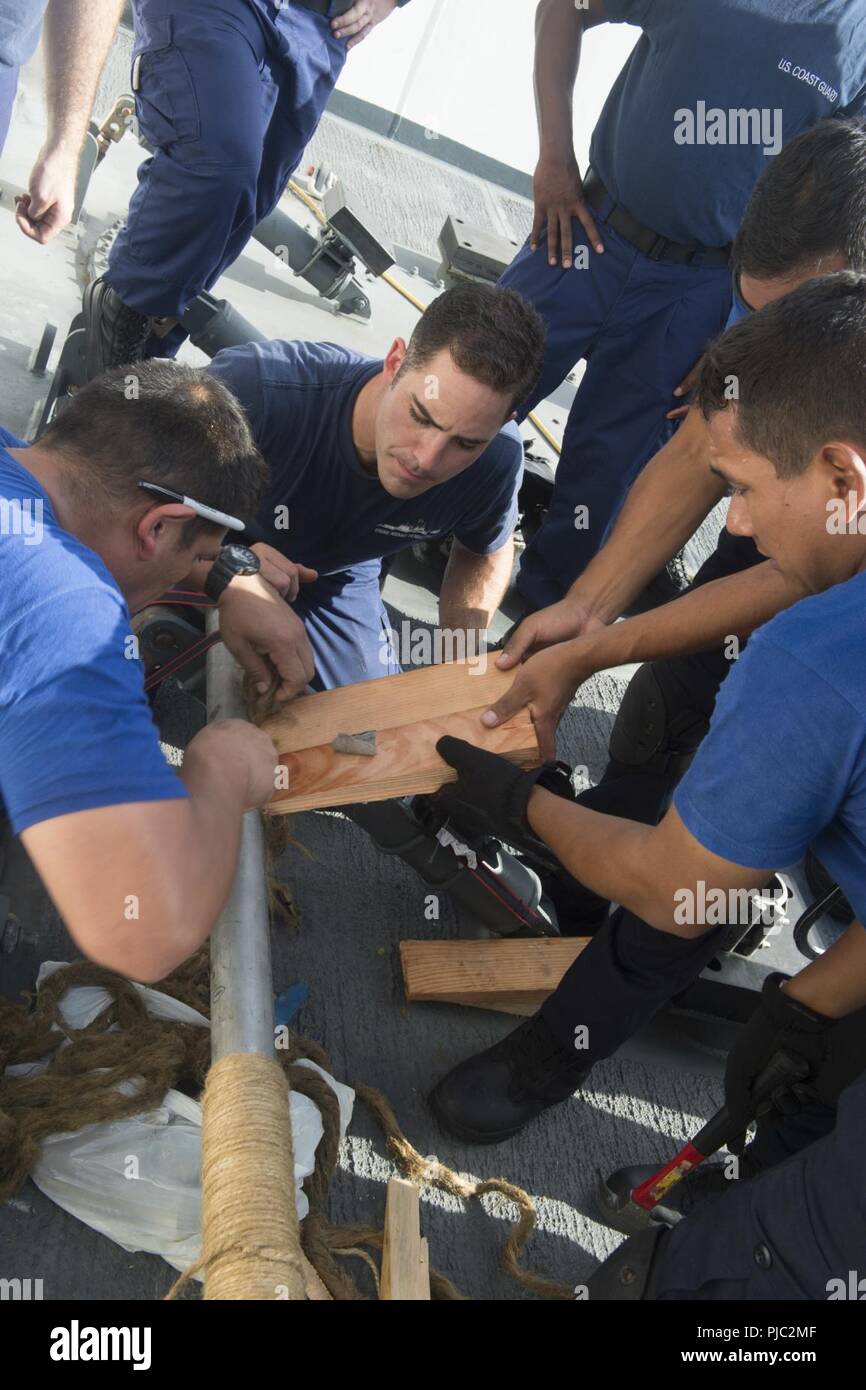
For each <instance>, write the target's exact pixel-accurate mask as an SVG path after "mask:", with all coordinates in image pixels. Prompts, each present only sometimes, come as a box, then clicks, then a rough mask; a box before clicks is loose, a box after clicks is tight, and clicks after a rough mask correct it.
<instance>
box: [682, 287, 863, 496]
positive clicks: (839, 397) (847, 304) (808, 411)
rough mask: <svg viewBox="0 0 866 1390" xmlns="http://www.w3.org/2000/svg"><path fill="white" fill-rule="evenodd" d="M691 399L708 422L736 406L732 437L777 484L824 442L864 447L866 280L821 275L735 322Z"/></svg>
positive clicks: (710, 353) (710, 356) (712, 352)
mask: <svg viewBox="0 0 866 1390" xmlns="http://www.w3.org/2000/svg"><path fill="white" fill-rule="evenodd" d="M732 395H733V399H732V398H731V397H732ZM696 399H697V404H698V406H699V407H700V409H701V411H702V412H703V415H704V417H705V418H706V419H709V418H710V416H711V415H714V414H716V413H717V412H718V411H720V410H725V409H726V408H727V407H728V406H732V405H733V406H735V407H736V431H737V434H738V435H739V438H740V439H741V440H742V442H743V443H744V444H745V445H746V447H747V448H748V449H751V450H753V451H754V452H755V453H757V454H762V455H763V456H764V457H765V458H767V459H769V460H770V462H771V463H772V464H773V466H774V467H775V469H776V472H777V474H778V475H779V477H780V478H792V477H795V476H796V475H797V474H798V473H803V472H805V470H806V468H807V467H808V465H809V462H810V460H811V458H812V457H813V455H814V454H815V452H816V450H818V449H820V447H821V445H822V444H824V443H826V442H827V440H830V439H841V440H851V441H852V442H855V443H857V444H858V445H860V446H862V447H864V448H866V274H863V273H862V272H859V271H851V270H840V271H838V272H837V273H836V274H835V275H822V276H819V277H818V278H817V279H814V280H809V281H807V282H806V284H804V285H801V286H800V287H799V288H798V289H796V290H792V292H791V293H790V294H785V295H782V296H781V298H779V299H776V300H774V301H773V302H772V303H771V304H768V305H767V306H766V308H764V309H762V310H761V311H760V313H757V314H751V315H750V316H749V317H748V318H746V319H743V320H741V322H740V323H737V324H734V326H733V328H729V329H728V331H727V332H726V333H723V334H722V336H721V337H720V338H718V339H717V340H716V342H715V343H713V344H712V346H711V347H710V348H708V349H707V352H706V355H705V357H704V361H703V366H702V368H701V374H700V377H699V379H698V385H697V398H696Z"/></svg>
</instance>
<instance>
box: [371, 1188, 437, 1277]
mask: <svg viewBox="0 0 866 1390" xmlns="http://www.w3.org/2000/svg"><path fill="white" fill-rule="evenodd" d="M418 1197H419V1192H418V1188H417V1187H416V1186H415V1184H414V1183H411V1182H406V1181H405V1180H404V1179H403V1178H390V1179H389V1180H388V1194H387V1197H386V1200H385V1238H384V1241H383V1244H382V1275H381V1279H380V1281H379V1298H380V1299H388V1300H392V1301H393V1300H396V1299H402V1300H403V1301H408V1302H414V1303H422V1302H427V1301H429V1299H430V1262H429V1255H428V1252H427V1242H426V1240H422V1239H421V1225H420V1220H421V1218H420V1208H419V1203H418Z"/></svg>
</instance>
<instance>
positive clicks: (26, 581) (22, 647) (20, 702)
mask: <svg viewBox="0 0 866 1390" xmlns="http://www.w3.org/2000/svg"><path fill="white" fill-rule="evenodd" d="M8 448H12V449H23V448H26V445H25V444H23V443H22V441H21V440H20V439H16V437H15V436H14V435H13V434H9V432H8V431H7V430H4V429H0V509H2V520H3V524H2V525H0V572H2V574H3V576H4V582H3V584H2V585H0V800H2V804H3V805H4V806H5V809H6V814H7V815H8V816H9V819H10V821H11V822H12V829H13V831H14V832H15V834H19V833H20V831H22V830H26V828H27V827H28V826H29V825H35V824H37V823H38V822H39V821H44V820H51V819H52V818H53V817H54V816H63V815H66V814H68V813H69V812H72V811H87V810H92V809H93V808H95V807H97V806H115V805H119V804H121V803H126V802H132V801H165V800H169V799H171V798H175V797H183V796H186V795H187V792H186V789H185V787H184V785H183V783H182V782H181V781H180V779H179V778H178V776H177V775H176V774H175V773H174V772H172V770H171V768H170V767H169V765H168V763H167V762H166V760H165V758H164V757H163V755H162V753H161V751H160V747H159V740H158V738H157V732H156V729H155V727H154V724H153V719H152V717H151V713H150V710H149V708H148V704H147V700H146V698H145V694H144V679H143V672H142V665H141V662H140V661H139V660H138V659H137V657H136V656H135V648H134V645H133V644H132V643H131V641H130V622H129V609H128V608H127V606H126V603H125V601H124V598H123V595H122V594H121V592H120V590H119V589H118V587H117V584H116V583H115V581H114V579H113V577H112V575H111V574H110V573H109V571H108V570H107V569H106V567H105V565H104V564H103V562H102V560H101V559H100V558H99V556H98V555H96V554H95V552H94V551H92V550H90V549H88V547H87V546H86V545H83V544H82V543H81V541H79V540H77V539H76V538H75V536H72V535H70V533H69V532H68V531H64V530H63V529H62V527H61V526H60V525H59V524H58V521H57V518H56V517H55V515H54V512H53V510H52V507H51V500H50V498H49V497H48V495H47V493H46V492H45V491H44V489H43V488H42V486H41V484H40V483H39V482H38V481H37V479H36V478H35V477H34V476H33V474H32V473H29V472H28V471H27V469H26V468H22V467H21V465H20V463H18V462H16V460H15V459H13V458H11V457H10V456H9V454H8V453H7V452H6V450H7V449H8Z"/></svg>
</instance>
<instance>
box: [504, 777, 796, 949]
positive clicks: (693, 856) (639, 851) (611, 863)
mask: <svg viewBox="0 0 866 1390" xmlns="http://www.w3.org/2000/svg"><path fill="white" fill-rule="evenodd" d="M528 819H529V823H530V825H531V826H532V829H533V830H534V831H535V833H536V834H537V835H539V836H540V837H541V839H542V840H544V842H545V844H547V845H549V846H550V848H551V849H552V850H553V851H554V853H555V854H556V857H557V858H558V859H559V861H560V862H561V863H562V864H564V866H565V868H566V869H568V871H569V873H571V874H573V875H574V877H575V878H577V879H579V880H580V882H581V883H585V884H586V886H587V887H588V888H591V889H593V891H594V892H596V893H599V894H601V896H602V897H605V898H611V899H612V900H613V901H614V902H617V903H621V904H622V905H623V907H627V908H629V910H630V911H631V912H634V913H636V914H637V916H638V917H641V918H643V920H644V921H645V922H648V923H649V924H650V926H652V927H656V928H657V929H658V930H659V931H665V932H670V933H671V934H672V935H673V936H682V937H694V936H701V935H702V934H703V932H704V931H706V923H704V922H700V921H691V922H684V923H678V922H677V920H676V916H675V914H676V912H677V908H678V906H679V905H680V903H681V902H682V897H681V895H682V894H683V892H684V890H685V891H687V892H691V893H693V894H694V899H693V901H694V902H695V903H698V902H700V901H702V900H705V895H706V894H709V892H710V890H711V889H721V890H722V891H723V892H725V893H727V892H728V891H729V890H730V889H736V888H760V887H762V885H763V884H765V883H766V882H767V877H768V875H769V873H770V872H772V869H773V868H774V866H773V865H768V866H767V867H766V868H763V869H749V868H745V867H744V866H743V865H742V864H733V863H731V862H730V861H729V860H727V859H722V858H720V856H719V855H717V854H712V853H711V852H710V850H708V849H705V848H704V846H703V845H702V844H700V843H699V841H698V840H696V839H695V838H694V836H693V835H692V834H691V833H690V831H688V830H687V829H686V827H685V825H684V824H683V822H682V821H681V820H680V818H679V816H678V815H677V812H676V810H675V809H674V808H673V807H671V809H670V810H669V811H668V813H667V815H666V816H665V818H664V820H662V821H661V822H660V824H659V825H640V824H638V822H637V821H630V820H623V819H621V818H620V817H618V816H606V815H603V814H602V813H601V812H599V811H590V810H588V809H587V808H586V807H585V806H569V805H568V804H567V803H566V802H564V801H563V799H562V797H559V796H554V795H553V793H552V792H547V791H542V790H538V789H537V788H536V790H535V791H533V792H532V794H531V796H530V798H529V806H528ZM701 885H703V892H702V889H701Z"/></svg>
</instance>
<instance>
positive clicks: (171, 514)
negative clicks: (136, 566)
mask: <svg viewBox="0 0 866 1390" xmlns="http://www.w3.org/2000/svg"><path fill="white" fill-rule="evenodd" d="M194 516H195V512H194V511H193V509H192V507H185V506H184V505H183V503H182V502H165V503H161V504H160V505H159V506H156V507H148V508H147V510H146V511H144V512H142V513H141V515H140V516H139V518H138V520H137V521H136V523H135V550H136V557H137V559H139V560H153V559H154V557H155V555H156V552H157V549H158V547H159V546H160V545H164V544H165V540H166V537H167V535H168V531H169V527H170V526H172V525H174V524H176V523H177V522H183V521H191V520H192V518H193V517H194Z"/></svg>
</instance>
